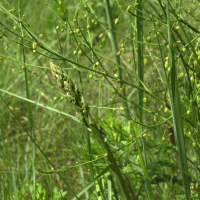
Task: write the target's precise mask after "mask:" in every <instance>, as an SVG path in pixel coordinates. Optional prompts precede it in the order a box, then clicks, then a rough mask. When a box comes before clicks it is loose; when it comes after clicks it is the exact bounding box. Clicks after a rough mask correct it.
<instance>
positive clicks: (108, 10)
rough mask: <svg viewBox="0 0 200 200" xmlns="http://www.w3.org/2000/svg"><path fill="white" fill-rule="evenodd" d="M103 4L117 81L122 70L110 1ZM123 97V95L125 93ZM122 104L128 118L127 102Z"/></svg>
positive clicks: (107, 0) (120, 76) (120, 77)
mask: <svg viewBox="0 0 200 200" xmlns="http://www.w3.org/2000/svg"><path fill="white" fill-rule="evenodd" d="M104 3H105V2H104ZM105 4H106V6H105V7H106V15H107V20H108V26H109V28H110V40H111V46H112V52H113V55H114V57H115V61H116V63H117V65H118V66H117V76H118V78H119V79H122V70H121V68H120V67H119V66H121V64H120V57H119V55H118V47H117V40H116V35H115V32H114V25H113V19H112V11H111V7H110V1H109V0H106V3H105ZM121 85H122V83H121V82H119V84H118V89H119V88H120V86H121ZM123 93H124V92H123ZM123 95H125V93H124V94H123ZM122 104H123V107H124V111H125V114H126V116H127V117H130V114H129V109H128V104H127V101H123V102H122Z"/></svg>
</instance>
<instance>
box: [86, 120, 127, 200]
mask: <svg viewBox="0 0 200 200" xmlns="http://www.w3.org/2000/svg"><path fill="white" fill-rule="evenodd" d="M89 128H90V129H91V131H92V133H93V135H94V136H95V138H96V140H97V141H98V143H99V144H100V146H101V149H102V150H103V152H104V154H105V161H106V163H107V164H108V165H110V169H111V172H112V174H113V176H114V177H115V180H116V181H117V183H118V185H119V188H120V190H121V192H122V195H123V198H124V200H130V195H129V191H128V189H127V186H126V184H125V181H124V178H123V176H122V174H121V171H120V170H119V167H118V165H117V162H116V160H115V158H114V156H113V154H112V152H111V150H110V147H109V145H108V143H107V142H105V138H104V133H103V132H102V131H101V130H99V128H98V127H97V125H96V124H95V123H93V120H92V122H91V123H89Z"/></svg>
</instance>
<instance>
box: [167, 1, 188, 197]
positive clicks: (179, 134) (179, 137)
mask: <svg viewBox="0 0 200 200" xmlns="http://www.w3.org/2000/svg"><path fill="white" fill-rule="evenodd" d="M166 5H167V24H168V40H169V64H170V67H171V87H172V101H171V107H172V117H173V126H174V133H175V139H176V144H177V146H178V150H179V157H180V164H181V170H182V177H183V185H184V189H185V195H186V199H187V200H189V199H190V184H189V183H190V181H189V176H188V175H187V174H186V173H188V168H187V157H186V149H185V140H184V131H183V122H182V115H181V106H180V99H179V98H180V97H179V91H178V81H177V72H176V66H175V59H174V52H173V50H172V47H173V41H172V30H171V21H170V11H169V2H168V0H166ZM169 93H170V92H169ZM184 172H186V173H184Z"/></svg>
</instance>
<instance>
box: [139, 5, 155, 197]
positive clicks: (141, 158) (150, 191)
mask: <svg viewBox="0 0 200 200" xmlns="http://www.w3.org/2000/svg"><path fill="white" fill-rule="evenodd" d="M140 3H141V2H140V1H137V11H136V15H137V16H140V17H137V19H136V23H137V40H138V41H140V43H138V50H137V51H138V78H139V80H140V81H138V86H139V87H141V88H143V87H144V86H143V84H142V83H143V80H144V74H143V68H144V63H143V62H144V61H143V19H142V6H141V4H140ZM143 96H144V94H143V90H140V89H139V90H138V100H139V106H140V108H143ZM139 118H140V123H141V124H142V123H143V110H142V109H139ZM142 129H143V127H142ZM136 141H137V140H136ZM142 143H143V152H144V158H143V156H142V154H141V152H140V147H139V143H138V141H137V146H138V151H139V155H140V163H141V166H142V170H143V174H144V178H145V184H146V188H147V194H148V197H149V199H154V196H153V192H152V188H151V183H150V178H149V174H148V169H147V167H146V151H145V146H144V144H145V143H144V139H143V140H142Z"/></svg>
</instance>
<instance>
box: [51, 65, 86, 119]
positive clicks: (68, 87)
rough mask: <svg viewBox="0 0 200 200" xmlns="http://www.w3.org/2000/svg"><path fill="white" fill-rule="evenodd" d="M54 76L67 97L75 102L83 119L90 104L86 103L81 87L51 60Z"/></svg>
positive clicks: (80, 117)
mask: <svg viewBox="0 0 200 200" xmlns="http://www.w3.org/2000/svg"><path fill="white" fill-rule="evenodd" d="M50 68H51V72H52V74H53V76H54V77H55V78H56V80H57V84H58V86H59V87H60V88H61V89H62V90H63V91H64V92H66V97H67V99H68V100H69V101H70V102H71V103H73V104H74V105H75V107H76V109H77V112H76V115H77V117H78V119H79V120H80V121H82V120H83V119H84V118H85V117H86V116H87V114H88V113H89V106H88V105H87V104H86V103H85V100H84V97H83V95H82V93H81V92H80V90H79V88H78V87H77V86H76V85H75V84H74V83H73V82H72V80H71V79H70V77H69V75H68V74H67V73H66V72H65V71H63V70H62V69H61V68H60V67H58V66H56V65H55V64H53V63H52V62H50Z"/></svg>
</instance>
